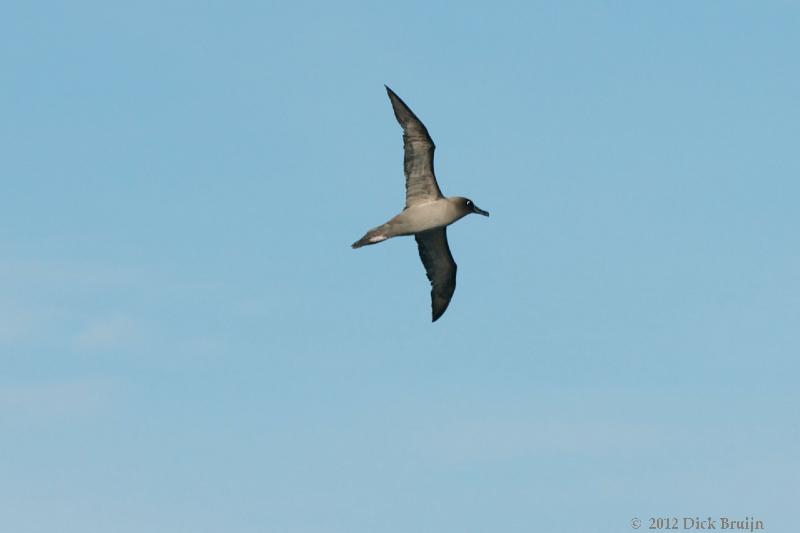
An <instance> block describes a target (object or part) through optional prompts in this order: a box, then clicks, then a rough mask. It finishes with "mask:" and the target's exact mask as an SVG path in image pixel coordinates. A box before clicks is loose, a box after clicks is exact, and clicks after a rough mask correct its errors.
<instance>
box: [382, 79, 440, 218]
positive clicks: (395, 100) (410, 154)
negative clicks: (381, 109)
mask: <svg viewBox="0 0 800 533" xmlns="http://www.w3.org/2000/svg"><path fill="white" fill-rule="evenodd" d="M386 92H388V93H389V100H391V101H392V109H394V116H395V117H397V122H399V123H400V125H401V126H402V127H403V151H404V153H405V155H404V157H403V172H404V173H405V175H406V207H411V206H412V205H414V204H418V203H422V202H427V201H430V200H436V199H437V198H441V197H442V191H440V190H439V185H438V184H437V183H436V176H435V175H434V173H433V151H434V150H435V149H436V146H435V145H434V144H433V141H432V140H431V136H430V135H428V130H427V129H425V125H424V124H423V123H422V122H421V121H420V120H419V119H418V118H417V116H416V115H415V114H414V113H413V112H412V111H411V110H410V109H409V108H408V106H407V105H406V104H405V102H403V101H402V100H401V99H400V97H399V96H397V95H396V94H395V93H394V91H392V90H391V89H390V88H389V87H386Z"/></svg>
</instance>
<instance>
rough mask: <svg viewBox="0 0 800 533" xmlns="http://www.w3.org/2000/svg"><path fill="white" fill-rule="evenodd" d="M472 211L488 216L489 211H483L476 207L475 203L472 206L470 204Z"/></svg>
mask: <svg viewBox="0 0 800 533" xmlns="http://www.w3.org/2000/svg"><path fill="white" fill-rule="evenodd" d="M472 212H473V213H478V214H479V215H483V216H485V217H488V216H489V211H484V210H483V209H481V208H480V207H478V206H477V205H473V206H472Z"/></svg>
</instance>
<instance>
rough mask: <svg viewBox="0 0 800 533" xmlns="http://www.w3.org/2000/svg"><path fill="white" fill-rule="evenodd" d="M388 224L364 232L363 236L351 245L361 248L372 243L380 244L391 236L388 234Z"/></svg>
mask: <svg viewBox="0 0 800 533" xmlns="http://www.w3.org/2000/svg"><path fill="white" fill-rule="evenodd" d="M385 226H386V224H384V225H383V226H378V227H377V228H372V229H371V230H369V231H368V232H367V233H365V234H364V236H363V237H361V238H360V239H358V240H357V241H356V242H354V243H353V244H351V245H350V246H351V247H353V248H361V247H362V246H369V245H370V244H378V243H379V242H382V241H385V240H386V239H388V238H389V236H388V235H386V227H385Z"/></svg>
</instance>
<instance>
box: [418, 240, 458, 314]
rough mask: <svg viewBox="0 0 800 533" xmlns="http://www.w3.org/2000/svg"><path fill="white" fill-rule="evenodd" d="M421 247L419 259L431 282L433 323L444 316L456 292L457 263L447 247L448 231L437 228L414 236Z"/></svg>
mask: <svg viewBox="0 0 800 533" xmlns="http://www.w3.org/2000/svg"><path fill="white" fill-rule="evenodd" d="M414 238H415V239H417V246H418V247H419V258H420V259H422V264H423V265H425V273H426V274H428V279H429V280H430V282H431V305H432V307H433V321H434V322H436V320H437V319H438V318H439V317H440V316H442V314H444V311H445V309H447V306H448V305H449V304H450V298H452V297H453V293H454V292H455V290H456V269H457V268H458V267H457V266H456V262H455V261H454V260H453V256H452V254H451V253H450V246H448V245H447V230H446V229H445V228H437V229H432V230H429V231H423V232H422V233H417V234H416V235H414Z"/></svg>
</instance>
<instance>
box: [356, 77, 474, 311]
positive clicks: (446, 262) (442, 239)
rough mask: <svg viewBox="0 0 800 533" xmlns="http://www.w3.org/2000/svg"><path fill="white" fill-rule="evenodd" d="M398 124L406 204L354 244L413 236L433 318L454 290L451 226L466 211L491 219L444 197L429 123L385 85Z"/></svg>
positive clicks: (466, 202) (458, 198) (466, 204)
mask: <svg viewBox="0 0 800 533" xmlns="http://www.w3.org/2000/svg"><path fill="white" fill-rule="evenodd" d="M386 92H387V93H389V100H390V101H391V102H392V109H393V110H394V116H395V117H396V118H397V122H399V123H400V126H401V127H402V128H403V152H404V157H403V171H404V173H405V175H406V205H405V208H404V209H403V210H402V211H401V212H400V214H399V215H397V216H395V217H394V218H392V219H391V220H389V221H388V222H386V223H385V224H381V225H380V226H377V227H375V228H372V229H371V230H369V231H368V232H367V233H366V234H365V235H364V236H363V237H361V238H360V239H359V240H357V241H356V242H354V243H353V244H352V247H353V248H361V247H362V246H367V245H370V244H378V243H379V242H383V241H385V240H387V239H391V238H392V237H399V236H402V235H413V236H414V238H415V239H416V241H417V247H418V248H419V257H420V259H422V264H423V265H424V266H425V273H426V274H427V275H428V280H429V281H430V282H431V307H432V311H433V322H436V321H437V320H438V319H439V317H441V316H442V314H444V312H445V310H446V309H447V306H448V305H449V304H450V299H451V298H452V297H453V292H455V290H456V268H457V267H456V262H455V261H454V260H453V255H452V254H451V253H450V247H449V246H448V244H447V226H449V225H450V224H452V223H453V222H455V221H456V220H459V219H461V218H463V217H465V216H466V215H469V214H471V213H476V214H478V215H483V216H486V217H488V216H489V213H488V212H486V211H484V210H483V209H480V208H479V207H478V206H477V205H475V203H474V202H473V201H472V200H470V199H469V198H464V197H462V196H450V197H447V196H444V195H443V194H442V191H441V190H440V189H439V185H438V184H437V183H436V175H435V174H434V173H433V151H434V149H435V148H436V146H435V145H434V144H433V140H431V136H430V135H428V130H427V129H426V128H425V125H424V124H423V123H422V121H420V119H418V118H417V116H416V115H415V114H414V112H413V111H411V109H409V107H408V106H407V105H406V104H405V102H403V101H402V100H401V99H400V97H399V96H397V95H396V94H395V93H394V91H392V90H391V89H390V88H389V87H388V86H386Z"/></svg>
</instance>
